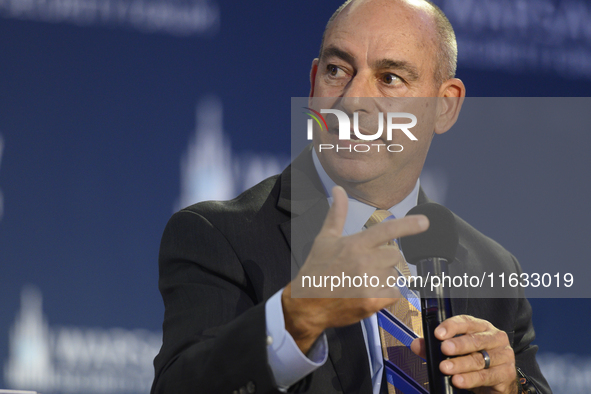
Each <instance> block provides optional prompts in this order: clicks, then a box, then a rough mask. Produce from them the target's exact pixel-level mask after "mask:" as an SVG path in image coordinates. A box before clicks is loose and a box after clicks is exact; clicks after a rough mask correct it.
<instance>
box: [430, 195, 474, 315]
mask: <svg viewBox="0 0 591 394" xmlns="http://www.w3.org/2000/svg"><path fill="white" fill-rule="evenodd" d="M429 202H434V201H431V200H430V199H429V198H428V197H427V195H426V194H425V192H424V191H423V188H419V198H418V204H419V205H420V204H426V203H429ZM454 217H456V215H455V214H454ZM456 220H457V219H456ZM468 263H469V262H468V249H467V248H466V247H465V246H464V245H463V243H462V239H461V234H460V242H459V243H458V249H457V250H456V257H455V258H454V261H453V263H452V264H450V266H449V271H450V275H459V276H463V274H464V273H465V272H466V273H467V272H468V268H469V264H468ZM469 290H470V289H469V287H452V288H451V295H450V296H451V308H452V313H453V314H454V315H463V314H465V313H466V312H467V310H468V296H469Z"/></svg>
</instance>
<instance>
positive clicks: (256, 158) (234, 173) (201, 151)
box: [174, 96, 289, 210]
mask: <svg viewBox="0 0 591 394" xmlns="http://www.w3.org/2000/svg"><path fill="white" fill-rule="evenodd" d="M223 115H224V111H223V105H222V101H221V100H220V99H219V98H218V97H215V96H210V97H205V98H203V99H201V100H200V102H199V104H198V105H197V109H196V116H195V118H196V122H195V123H196V124H195V131H194V133H193V135H192V136H191V137H190V140H189V144H188V146H187V151H186V152H185V154H184V155H183V156H182V157H181V179H180V181H181V193H180V196H179V199H178V201H177V203H176V205H175V207H174V209H175V210H179V209H182V208H185V207H187V206H189V205H192V204H195V203H197V202H200V201H205V200H229V199H231V198H234V197H236V196H237V195H238V194H239V193H240V192H242V191H244V190H246V189H248V188H249V187H251V186H254V185H256V184H257V183H259V182H260V181H262V180H263V179H265V178H268V177H270V176H272V175H275V174H277V173H280V172H281V171H282V170H283V168H285V167H286V166H287V164H289V157H287V156H282V155H280V154H277V153H273V154H265V153H261V152H257V153H254V152H243V153H241V154H237V153H236V152H234V151H233V150H232V147H231V145H232V143H231V140H230V137H229V136H228V135H227V133H226V132H225V131H224V127H223V117H224V116H223Z"/></svg>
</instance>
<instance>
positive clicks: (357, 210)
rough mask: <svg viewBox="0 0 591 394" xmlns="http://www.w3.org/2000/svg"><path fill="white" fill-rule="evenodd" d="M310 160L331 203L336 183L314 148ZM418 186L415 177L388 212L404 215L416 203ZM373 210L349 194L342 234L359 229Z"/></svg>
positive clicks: (398, 215)
mask: <svg viewBox="0 0 591 394" xmlns="http://www.w3.org/2000/svg"><path fill="white" fill-rule="evenodd" d="M312 160H313V161H314V167H315V168H316V172H317V173H318V176H319V177H320V181H321V182H322V186H324V192H325V194H326V196H327V199H328V203H329V204H330V205H332V188H333V187H334V186H336V183H335V182H334V181H333V180H332V179H331V178H330V177H329V176H328V174H327V173H326V171H324V168H322V165H321V164H320V160H318V156H317V155H316V150H315V149H312ZM419 187H420V181H419V180H418V179H417V183H416V184H415V187H414V189H413V190H412V191H411V192H410V194H409V195H408V196H406V197H405V198H404V200H402V201H400V202H399V203H398V204H396V205H394V206H393V207H391V208H390V209H388V211H390V213H391V214H393V215H394V216H395V217H396V218H402V217H404V216H406V214H407V213H408V211H410V210H411V209H412V208H414V207H415V206H416V205H417V202H418V198H419ZM375 210H376V208H375V207H372V206H371V205H367V204H365V203H363V202H361V201H359V200H356V199H354V198H352V197H350V196H349V209H348V211H347V220H346V221H345V227H344V229H343V235H351V234H355V233H357V232H359V231H361V229H362V228H363V226H364V225H365V223H366V222H367V220H368V219H369V217H370V216H371V215H372V214H373V212H374V211H375Z"/></svg>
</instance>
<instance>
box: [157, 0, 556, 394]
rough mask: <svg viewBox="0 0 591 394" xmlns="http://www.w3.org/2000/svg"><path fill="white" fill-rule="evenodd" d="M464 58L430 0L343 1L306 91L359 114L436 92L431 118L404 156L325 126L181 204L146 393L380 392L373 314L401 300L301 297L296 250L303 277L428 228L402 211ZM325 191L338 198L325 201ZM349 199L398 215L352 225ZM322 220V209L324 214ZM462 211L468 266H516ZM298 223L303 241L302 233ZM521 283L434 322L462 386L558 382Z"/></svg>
mask: <svg viewBox="0 0 591 394" xmlns="http://www.w3.org/2000/svg"><path fill="white" fill-rule="evenodd" d="M455 59H456V54H455V38H454V36H453V31H452V30H451V27H450V26H449V22H447V20H446V19H445V17H444V16H443V15H442V14H441V12H440V11H439V10H438V9H437V8H435V7H434V6H432V5H431V4H429V3H427V2H423V1H416V0H412V1H411V0H407V1H403V0H354V1H352V2H348V3H346V4H345V5H344V6H343V7H341V8H340V9H339V10H337V12H336V13H335V15H334V16H333V18H331V20H330V21H329V24H328V25H327V28H326V31H325V34H324V37H323V42H322V47H321V52H320V56H319V58H318V59H315V60H314V62H313V64H312V70H311V92H310V96H311V98H314V99H315V98H323V97H326V98H331V97H333V98H336V99H334V100H339V103H338V105H340V106H341V108H342V109H343V110H346V111H347V112H350V113H352V112H355V111H361V112H363V111H366V112H371V111H368V110H367V108H364V107H363V106H364V105H366V104H365V103H366V102H365V101H362V100H356V99H355V98H357V97H378V98H381V97H384V98H390V97H391V98H396V97H418V98H420V97H438V98H442V99H441V100H438V101H437V107H436V108H431V109H429V110H426V109H425V114H427V115H426V116H429V115H428V114H431V116H432V118H430V121H429V122H427V123H428V124H429V125H430V126H431V127H430V128H422V129H421V130H420V133H419V134H418V135H417V139H418V141H417V143H416V144H412V145H409V146H408V149H407V147H405V152H404V154H403V155H396V154H391V153H389V152H384V151H382V152H379V153H378V152H372V154H370V155H365V156H364V155H348V154H346V153H342V152H341V153H337V152H329V153H327V154H319V152H318V146H319V144H321V143H323V142H327V141H334V139H335V138H336V137H335V134H334V133H331V132H330V131H329V130H326V131H325V132H324V133H315V136H314V144H313V145H314V148H315V149H314V152H313V151H311V150H310V149H307V150H305V151H304V152H303V153H302V154H301V155H300V156H299V157H298V158H297V159H296V160H295V161H294V162H293V163H292V165H291V166H290V167H288V168H287V169H286V170H285V171H284V172H283V173H282V174H281V175H279V176H276V177H272V178H269V179H267V180H265V181H263V182H261V183H260V184H259V185H257V186H255V187H253V188H252V189H250V190H248V191H246V192H245V193H243V194H242V195H241V196H239V197H237V198H236V199H235V200H232V201H229V202H207V203H200V204H196V205H194V206H191V207H189V208H187V209H184V210H181V211H180V212H178V213H176V214H175V215H174V216H173V217H172V218H171V220H170V221H169V224H168V226H167V228H166V230H165V232H164V235H163V239H162V245H161V252H160V283H159V286H160V290H161V293H162V296H163V300H164V304H165V308H166V314H165V320H164V326H163V327H164V343H163V346H162V349H161V352H160V354H159V355H158V356H157V357H156V359H155V362H154V363H155V368H156V377H155V380H154V385H153V388H152V392H153V393H184V392H187V393H196V392H203V393H233V392H236V393H243V392H245V393H254V392H260V393H276V392H281V391H283V392H285V391H286V390H291V391H298V392H308V393H340V392H343V393H367V394H369V393H374V394H378V393H380V392H383V391H381V390H384V389H386V387H385V385H386V384H385V383H384V381H385V374H384V368H383V361H382V360H381V359H380V358H381V357H380V355H379V349H378V350H376V347H375V346H374V345H375V343H376V340H377V342H378V343H379V339H376V337H375V335H372V332H373V331H372V330H373V329H372V327H375V321H376V317H375V313H376V312H378V311H379V310H381V309H382V308H384V307H386V306H388V305H390V304H393V303H395V302H398V300H397V299H395V298H378V297H367V298H294V297H292V296H291V293H292V290H294V285H295V284H296V282H290V280H291V279H292V272H291V268H290V260H291V258H290V256H293V257H294V259H295V260H296V261H300V264H301V268H300V272H299V275H300V276H301V275H302V274H303V273H310V272H317V270H318V269H319V267H323V268H325V267H327V266H328V267H330V268H334V269H336V270H338V269H339V268H341V267H356V266H360V265H363V266H371V267H373V268H375V267H381V268H383V269H384V270H388V269H392V267H393V266H394V265H396V264H398V263H399V262H400V261H403V257H402V256H401V255H400V252H399V251H398V249H397V248H396V246H395V245H392V246H387V247H386V246H384V244H385V243H386V242H387V241H388V240H391V239H395V238H398V237H403V236H406V235H411V234H416V233H419V232H422V231H424V230H425V229H426V228H427V227H428V225H429V223H428V221H427V220H426V218H424V217H422V216H408V217H403V216H405V214H406V212H408V210H409V209H410V208H411V207H412V206H414V205H416V204H417V203H418V204H421V203H424V202H426V201H427V199H426V197H425V196H424V193H423V192H422V190H420V188H419V183H418V177H419V174H420V172H421V169H422V166H423V163H424V160H425V157H426V155H427V151H428V148H429V145H430V142H431V139H432V136H433V134H434V133H437V134H441V133H444V132H445V131H447V130H448V129H449V128H450V127H451V126H452V125H453V123H454V122H455V120H456V118H457V116H458V113H459V111H460V108H461V102H462V99H463V97H464V96H465V87H464V85H463V83H462V82H461V81H460V80H459V79H456V78H454V74H455ZM443 98H450V100H448V101H445V99H443ZM329 100H330V99H329ZM335 102H336V101H335ZM351 143H352V144H353V143H354V142H351ZM333 184H337V185H339V186H338V187H334V188H332V187H331V186H332V185H333ZM294 185H298V187H297V188H295V187H294ZM326 191H328V193H329V194H330V197H331V198H332V200H333V203H332V205H331V207H330V209H329V208H328V206H329V204H328V202H327V195H326ZM347 194H348V195H349V196H351V199H348V196H347ZM351 206H356V207H359V210H364V209H367V207H369V209H370V211H371V210H375V209H376V208H380V209H384V210H390V212H392V211H394V212H397V213H398V214H397V215H396V216H397V217H403V218H402V219H397V220H390V221H387V222H384V223H380V224H376V225H375V226H373V227H371V228H368V229H367V230H366V231H363V232H357V233H356V231H357V229H359V230H360V229H361V226H358V227H356V228H355V230H353V231H351V232H347V231H346V218H347V217H349V215H351V214H352V213H353V212H355V213H356V214H357V213H358V212H357V211H352V210H350V207H351ZM356 209H357V208H356ZM370 215H371V212H370ZM367 216H368V217H369V215H367ZM318 217H321V218H324V217H326V219H325V220H324V223H318V222H317V221H316V220H315V219H317V218H318ZM366 219H367V218H366ZM364 221H365V219H364V220H363V221H362V222H364ZM457 221H458V227H459V233H460V245H464V246H465V249H464V250H463V254H462V256H461V257H460V258H458V259H459V260H460V261H459V262H458V264H457V265H458V266H459V267H462V269H467V267H468V266H470V267H477V268H476V269H478V267H479V264H480V262H481V261H484V260H485V261H487V263H488V264H491V265H493V266H494V267H495V268H498V269H502V270H504V271H508V272H519V270H520V268H519V265H518V264H517V262H516V261H515V260H514V258H513V257H512V256H511V255H510V254H509V253H508V252H506V251H505V250H504V249H502V248H501V247H500V246H499V245H498V244H496V243H494V241H491V240H489V239H488V238H486V237H484V236H483V235H481V234H480V233H478V232H477V231H476V230H474V229H473V228H471V227H470V226H469V225H468V224H467V223H465V222H463V221H461V219H459V218H458V219H457ZM362 224H363V223H362ZM344 230H345V233H347V234H351V235H343V231H344ZM295 232H298V234H303V237H304V238H306V237H308V238H309V242H306V239H304V240H298V242H300V244H298V245H295V244H294V242H295V241H294V239H293V238H292V237H295V236H296V234H294V233H295ZM298 236H299V235H298ZM312 241H313V243H312ZM302 245H303V246H302ZM305 245H312V246H311V249H310V248H309V247H308V249H306V246H305ZM306 250H309V253H307V251H306ZM454 264H455V263H454ZM298 278H299V277H298ZM298 278H296V281H297V279H298ZM515 295H516V298H511V299H491V300H478V299H476V300H472V299H471V300H467V299H466V298H464V299H461V300H456V302H455V304H454V312H455V313H456V314H457V313H460V315H458V316H454V317H453V318H451V319H448V320H447V321H445V322H444V323H442V324H441V326H440V327H439V328H438V329H437V331H436V335H437V336H438V338H439V339H441V340H442V341H443V343H442V347H441V348H442V351H443V352H444V353H445V354H446V355H449V356H456V357H454V358H452V359H451V360H449V361H444V362H442V363H441V365H440V370H441V371H442V372H443V373H445V374H447V375H451V376H452V383H453V384H454V386H456V387H457V388H460V389H468V390H471V391H474V392H478V393H489V392H490V393H516V392H518V389H519V385H518V384H517V379H516V378H517V375H516V374H517V372H516V367H519V368H520V370H523V372H524V373H525V375H527V378H528V380H529V381H531V382H532V384H534V385H535V386H536V387H537V389H538V391H540V392H544V393H545V392H549V388H548V386H547V383H546V382H545V380H544V378H543V376H542V375H541V373H540V371H539V368H538V366H537V363H536V361H535V353H536V350H537V348H536V347H535V346H531V345H530V343H531V341H532V340H533V338H534V332H533V327H532V325H531V308H530V306H529V303H528V302H527V300H525V299H523V298H519V297H518V296H519V293H515ZM372 324H373V325H372ZM376 330H377V329H376ZM424 347H425V346H424V342H423V341H422V340H419V339H417V340H415V341H414V342H413V343H412V350H413V351H414V352H415V353H417V354H421V355H423V356H424V351H425V349H424ZM378 348H379V345H378ZM481 351H485V352H486V353H481ZM484 354H488V355H489V356H490V365H486V364H487V363H485V358H484ZM388 386H390V385H389V384H388ZM389 389H390V390H391V389H392V388H391V387H390V388H389Z"/></svg>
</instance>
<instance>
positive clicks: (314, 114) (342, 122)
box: [304, 107, 417, 153]
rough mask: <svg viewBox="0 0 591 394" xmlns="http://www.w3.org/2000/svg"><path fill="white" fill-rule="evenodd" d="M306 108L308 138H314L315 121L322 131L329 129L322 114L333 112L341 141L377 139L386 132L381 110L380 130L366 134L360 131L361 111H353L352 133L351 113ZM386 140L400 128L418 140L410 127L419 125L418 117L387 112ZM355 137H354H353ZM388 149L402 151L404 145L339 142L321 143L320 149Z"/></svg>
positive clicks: (350, 150) (364, 150) (404, 113)
mask: <svg viewBox="0 0 591 394" xmlns="http://www.w3.org/2000/svg"><path fill="white" fill-rule="evenodd" d="M304 108H305V109H307V110H309V111H310V112H305V114H307V115H308V116H310V117H311V119H308V123H307V126H308V129H307V132H308V133H307V137H308V140H312V138H313V129H314V121H315V122H316V124H318V127H320V131H325V128H326V130H329V127H328V124H327V122H326V119H325V118H324V116H322V114H333V115H335V116H336V119H337V122H338V124H339V131H338V134H339V140H341V141H350V140H351V139H359V140H362V141H375V140H377V139H379V138H381V137H382V135H383V134H384V113H383V112H379V113H378V114H377V117H378V130H377V131H376V132H375V133H373V134H364V133H362V132H360V131H359V113H357V112H353V133H354V134H353V135H354V137H353V135H352V134H351V120H350V119H349V115H347V114H346V113H345V112H343V111H340V110H338V109H321V110H320V112H318V111H316V110H314V109H312V108H309V107H304ZM386 119H387V123H386V140H387V141H392V135H393V133H394V131H396V130H399V131H402V132H403V133H404V134H405V135H406V136H407V137H408V138H409V139H410V140H411V141H417V137H415V136H414V134H413V133H411V131H410V130H409V129H411V128H413V127H415V126H416V125H417V117H416V116H414V115H413V114H411V113H408V112H388V113H387V114H386ZM394 119H410V122H406V123H394ZM352 137H353V138H352ZM372 148H373V149H374V150H377V151H378V152H379V151H380V150H387V151H388V152H402V150H403V149H404V147H403V146H402V145H400V144H346V145H339V144H336V145H334V144H319V146H318V151H319V152H322V151H323V150H333V149H334V150H336V151H337V152H339V151H344V150H346V151H349V152H353V151H355V152H359V153H365V152H369V151H370V150H372Z"/></svg>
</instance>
